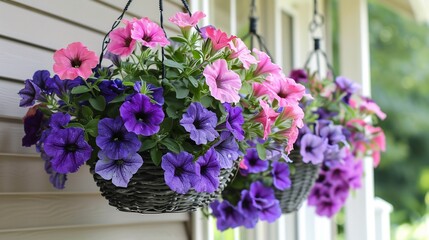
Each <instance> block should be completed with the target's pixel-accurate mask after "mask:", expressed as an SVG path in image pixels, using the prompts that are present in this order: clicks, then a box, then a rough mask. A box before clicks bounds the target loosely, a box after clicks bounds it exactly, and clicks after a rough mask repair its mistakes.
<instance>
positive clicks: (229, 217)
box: [216, 200, 244, 231]
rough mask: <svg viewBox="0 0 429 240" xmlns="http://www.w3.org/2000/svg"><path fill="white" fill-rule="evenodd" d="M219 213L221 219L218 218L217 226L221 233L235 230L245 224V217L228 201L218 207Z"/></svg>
mask: <svg viewBox="0 0 429 240" xmlns="http://www.w3.org/2000/svg"><path fill="white" fill-rule="evenodd" d="M217 211H218V213H219V217H218V218H217V221H216V226H217V229H219V230H220V231H224V230H226V229H228V228H235V227H238V226H241V225H242V224H243V221H244V217H243V215H242V214H241V213H240V212H239V211H238V209H237V208H236V207H234V206H233V205H231V203H229V202H228V201H227V200H224V201H223V202H221V203H220V204H219V205H218V206H217Z"/></svg>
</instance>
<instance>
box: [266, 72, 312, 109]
mask: <svg viewBox="0 0 429 240" xmlns="http://www.w3.org/2000/svg"><path fill="white" fill-rule="evenodd" d="M266 81H267V83H268V84H267V87H268V89H269V90H270V91H271V92H272V93H273V94H271V95H270V96H271V97H272V98H275V99H277V101H279V105H280V106H281V107H284V106H287V105H291V104H296V103H297V102H299V100H301V98H302V97H303V96H304V94H305V87H304V86H303V85H301V84H299V83H296V82H295V81H294V80H293V79H292V78H287V77H285V76H284V75H283V74H282V75H272V74H270V75H268V77H267V79H266ZM271 100H273V99H271Z"/></svg>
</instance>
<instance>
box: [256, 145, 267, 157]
mask: <svg viewBox="0 0 429 240" xmlns="http://www.w3.org/2000/svg"><path fill="white" fill-rule="evenodd" d="M256 150H257V151H258V157H259V158H260V159H262V160H265V159H266V158H267V149H265V147H264V145H262V144H259V143H258V144H257V145H256Z"/></svg>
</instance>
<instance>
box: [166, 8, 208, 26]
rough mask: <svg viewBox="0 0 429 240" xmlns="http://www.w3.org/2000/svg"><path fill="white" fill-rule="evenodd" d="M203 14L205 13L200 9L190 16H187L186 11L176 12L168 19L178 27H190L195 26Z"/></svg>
mask: <svg viewBox="0 0 429 240" xmlns="http://www.w3.org/2000/svg"><path fill="white" fill-rule="evenodd" d="M205 16H206V14H204V13H203V12H201V11H196V12H195V13H194V14H192V16H189V14H188V13H183V12H178V13H176V14H175V15H174V16H172V17H170V18H169V19H168V20H169V21H170V22H172V23H174V24H176V25H177V26H178V27H180V28H191V27H195V26H196V25H197V24H198V21H200V20H201V19H202V18H204V17H205Z"/></svg>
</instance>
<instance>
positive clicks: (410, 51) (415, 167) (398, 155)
mask: <svg viewBox="0 0 429 240" xmlns="http://www.w3.org/2000/svg"><path fill="white" fill-rule="evenodd" d="M369 30H370V44H371V78H372V95H373V98H374V100H375V101H376V102H377V103H378V104H379V105H380V107H381V108H382V109H383V110H384V111H385V112H386V113H387V116H388V118H387V119H386V120H385V121H384V122H383V123H381V126H382V127H383V129H385V131H386V138H387V147H388V149H387V152H386V153H385V154H383V155H382V161H381V164H380V166H379V167H378V168H377V169H376V170H375V184H376V185H375V191H376V195H378V196H380V197H382V198H383V199H385V200H386V201H388V202H390V203H391V204H393V206H394V212H393V214H392V220H393V222H394V223H397V224H399V223H403V222H409V221H414V220H417V219H419V218H421V217H422V216H423V215H424V214H425V213H427V209H428V208H427V206H426V204H425V201H424V196H425V194H426V193H427V192H428V190H429V189H428V187H427V185H428V184H427V183H425V182H424V181H426V179H429V171H428V165H429V164H428V157H429V148H428V147H427V146H428V145H429V135H428V134H427V132H429V121H427V118H428V117H429V108H427V103H429V81H428V78H429V68H427V62H428V58H429V48H427V45H428V43H429V37H428V36H429V29H428V27H427V26H424V25H419V24H417V23H415V22H414V21H412V20H410V19H406V18H403V17H401V16H398V15H397V14H395V13H394V12H392V11H390V10H389V9H386V8H385V7H383V6H381V5H378V4H376V3H374V1H370V4H369Z"/></svg>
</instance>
